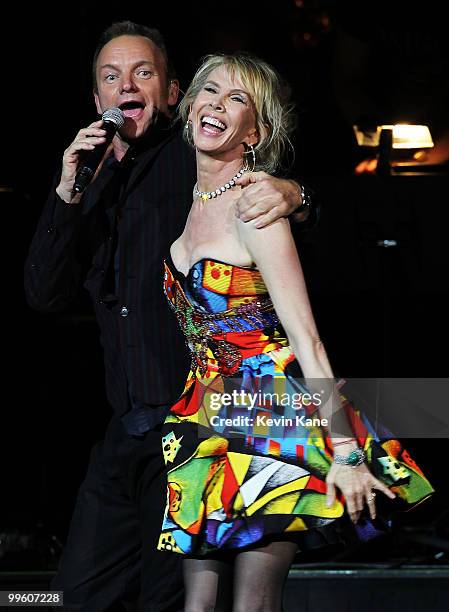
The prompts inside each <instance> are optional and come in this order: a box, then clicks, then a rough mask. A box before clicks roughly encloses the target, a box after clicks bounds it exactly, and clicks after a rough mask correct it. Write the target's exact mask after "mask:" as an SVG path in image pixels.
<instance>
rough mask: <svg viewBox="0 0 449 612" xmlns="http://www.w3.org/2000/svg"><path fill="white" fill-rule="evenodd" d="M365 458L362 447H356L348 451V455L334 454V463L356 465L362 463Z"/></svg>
mask: <svg viewBox="0 0 449 612" xmlns="http://www.w3.org/2000/svg"><path fill="white" fill-rule="evenodd" d="M365 459H366V455H365V451H364V450H363V448H356V449H354V450H353V451H351V452H350V453H349V455H347V456H345V455H334V463H338V464H340V465H350V466H351V467H357V466H358V465H360V464H361V463H363V462H364V461H365Z"/></svg>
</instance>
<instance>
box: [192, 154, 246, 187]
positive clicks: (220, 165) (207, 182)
mask: <svg viewBox="0 0 449 612" xmlns="http://www.w3.org/2000/svg"><path fill="white" fill-rule="evenodd" d="M243 165H244V161H243V160H242V158H241V157H237V158H233V159H217V158H214V157H211V156H210V155H204V154H202V153H201V152H199V151H197V154H196V172H197V184H198V190H199V191H215V190H216V189H218V187H221V186H222V185H224V184H225V183H228V182H229V181H230V180H231V179H232V178H233V177H234V176H235V175H236V174H237V172H238V171H239V170H241V168H242V166H243Z"/></svg>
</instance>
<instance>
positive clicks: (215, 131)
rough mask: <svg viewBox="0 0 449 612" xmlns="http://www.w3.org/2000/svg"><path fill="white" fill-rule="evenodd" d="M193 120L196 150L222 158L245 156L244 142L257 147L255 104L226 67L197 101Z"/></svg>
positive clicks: (191, 115) (214, 75) (217, 70)
mask: <svg viewBox="0 0 449 612" xmlns="http://www.w3.org/2000/svg"><path fill="white" fill-rule="evenodd" d="M189 119H190V120H191V122H192V136H193V142H194V144H195V147H196V149H197V150H198V151H201V152H203V153H209V154H214V156H216V155H217V154H218V155H219V156H220V157H221V158H225V159H235V157H242V156H243V151H244V147H243V143H246V144H247V145H249V144H252V145H254V144H256V143H257V141H258V133H257V128H256V113H255V109H254V104H253V101H252V99H251V97H250V95H249V93H248V91H247V90H246V89H245V88H244V86H243V84H242V82H241V81H240V79H239V78H238V77H237V76H234V77H231V75H230V74H229V72H228V70H227V68H226V66H220V67H219V68H215V70H212V72H211V73H210V74H209V76H208V79H207V81H206V83H205V84H204V87H203V88H202V89H201V91H200V92H199V93H198V95H197V97H196V98H195V100H194V102H193V104H192V107H191V110H190V113H189Z"/></svg>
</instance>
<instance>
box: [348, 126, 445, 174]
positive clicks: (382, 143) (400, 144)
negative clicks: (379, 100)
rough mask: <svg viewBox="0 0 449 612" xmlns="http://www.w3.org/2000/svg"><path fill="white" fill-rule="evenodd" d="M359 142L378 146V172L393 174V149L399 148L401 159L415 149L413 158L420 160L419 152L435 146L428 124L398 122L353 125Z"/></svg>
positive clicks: (361, 144)
mask: <svg viewBox="0 0 449 612" xmlns="http://www.w3.org/2000/svg"><path fill="white" fill-rule="evenodd" d="M353 129H354V133H355V136H356V138H357V144H358V145H359V146H361V147H376V148H377V151H378V153H377V169H376V174H379V175H388V174H391V156H392V151H393V150H397V151H398V152H399V155H397V157H398V158H399V159H401V158H402V159H404V155H403V154H402V153H405V155H410V152H411V151H414V155H413V159H415V161H418V160H419V152H420V151H422V150H423V149H429V148H431V147H433V146H434V144H433V140H432V136H431V134H430V130H429V128H428V127H427V125H413V124H409V123H397V124H395V125H378V126H376V127H375V128H369V129H368V128H364V127H362V126H358V125H354V126H353Z"/></svg>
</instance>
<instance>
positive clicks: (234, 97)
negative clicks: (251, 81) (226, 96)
mask: <svg viewBox="0 0 449 612" xmlns="http://www.w3.org/2000/svg"><path fill="white" fill-rule="evenodd" d="M232 100H235V101H236V102H241V103H242V104H246V100H244V99H243V98H242V97H241V96H232Z"/></svg>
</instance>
